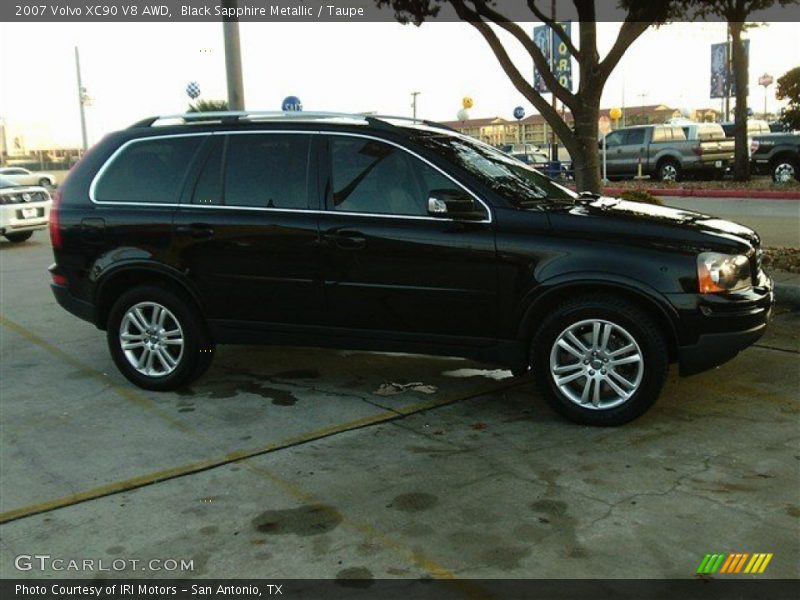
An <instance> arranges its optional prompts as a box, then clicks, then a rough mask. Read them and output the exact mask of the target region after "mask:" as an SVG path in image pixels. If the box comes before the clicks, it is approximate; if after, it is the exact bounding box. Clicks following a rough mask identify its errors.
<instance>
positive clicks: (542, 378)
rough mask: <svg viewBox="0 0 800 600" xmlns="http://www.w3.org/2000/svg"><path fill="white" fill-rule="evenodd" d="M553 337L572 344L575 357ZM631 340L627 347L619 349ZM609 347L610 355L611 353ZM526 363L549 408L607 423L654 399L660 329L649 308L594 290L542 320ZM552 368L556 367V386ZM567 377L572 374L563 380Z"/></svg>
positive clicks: (663, 372)
mask: <svg viewBox="0 0 800 600" xmlns="http://www.w3.org/2000/svg"><path fill="white" fill-rule="evenodd" d="M595 323H598V324H599V325H600V329H599V331H598V333H599V335H598V338H599V343H597V344H594V345H593V344H592V332H593V331H595ZM609 325H611V329H610V330H609V331H610V333H609V335H608V338H607V340H606V344H605V345H603V344H602V342H603V334H604V333H605V331H606V330H607V328H608V327H609ZM568 332H570V333H572V334H573V335H574V337H575V338H577V340H578V341H580V342H582V343H583V347H582V348H581V347H579V346H578V344H577V343H575V342H572V341H571V339H570V338H569V335H568ZM559 341H562V342H566V343H567V344H568V345H569V346H571V347H572V348H573V350H578V354H580V355H581V358H580V359H578V358H577V357H576V356H574V355H573V354H572V353H571V352H569V351H567V350H565V349H564V348H563V347H562V345H561V344H559ZM631 343H632V344H633V347H632V348H629V350H627V351H625V350H624V348H625V347H627V346H630V345H631ZM592 351H595V352H596V353H597V354H596V355H592V354H591V353H592ZM615 351H616V352H617V356H616V357H614V355H613V354H611V353H613V352H615ZM607 353H608V354H607ZM635 356H638V360H635V358H634V357H635ZM615 360H621V361H625V362H624V363H621V364H619V365H617V366H616V367H614V366H612V364H610V363H613V362H614V361H615ZM586 361H590V362H588V363H587V362H586ZM531 364H532V365H533V374H534V376H535V378H536V382H537V385H538V387H539V389H540V391H541V393H542V395H543V396H544V397H545V400H546V401H547V403H548V404H549V405H550V407H551V408H553V410H555V411H556V412H557V413H559V414H560V415H562V416H563V417H566V418H567V419H569V420H571V421H574V422H576V423H580V424H582V425H603V426H613V425H622V424H623V423H627V422H628V421H632V420H633V419H635V418H637V417H639V416H641V415H642V414H644V413H645V412H646V411H647V409H648V408H650V406H652V404H653V403H654V402H655V401H656V399H658V396H659V394H660V392H661V388H662V387H663V385H664V381H665V380H666V377H667V371H668V368H669V355H668V352H667V345H666V341H665V339H664V333H663V332H662V331H661V330H660V328H659V327H658V325H657V324H656V323H655V321H654V320H653V319H652V317H650V315H649V314H647V313H646V312H645V311H643V310H642V309H640V308H639V307H637V306H636V305H634V304H631V303H630V302H627V301H625V300H623V299H621V298H618V297H616V296H611V295H597V296H585V297H580V298H576V299H574V300H570V301H568V302H566V303H564V304H562V305H561V306H559V307H558V308H557V309H556V310H555V311H553V312H552V314H550V315H549V316H548V317H547V318H546V319H545V320H544V321H543V322H542V324H541V326H540V327H539V329H538V330H537V331H536V334H535V335H534V337H533V341H532V344H531ZM555 369H558V370H560V371H561V374H560V375H561V382H560V383H561V385H560V386H559V384H557V383H556V379H555V378H556V376H557V375H558V374H557V373H555V372H554V370H555ZM568 377H572V380H571V381H570V380H566V381H565V378H568ZM622 381H627V382H628V384H627V385H625V384H623V383H622ZM587 386H588V394H587ZM613 386H616V388H617V389H614V387H613ZM619 390H621V391H622V392H624V395H623V394H620V393H619ZM579 396H580V397H579Z"/></svg>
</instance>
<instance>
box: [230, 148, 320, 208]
mask: <svg viewBox="0 0 800 600" xmlns="http://www.w3.org/2000/svg"><path fill="white" fill-rule="evenodd" d="M310 148H311V136H310V135H301V134H287V133H263V134H255V133H254V134H250V133H246V134H241V135H229V136H228V144H227V150H226V151H225V178H224V181H225V200H224V202H225V205H226V206H245V207H257V208H294V209H307V208H308V169H309V151H310Z"/></svg>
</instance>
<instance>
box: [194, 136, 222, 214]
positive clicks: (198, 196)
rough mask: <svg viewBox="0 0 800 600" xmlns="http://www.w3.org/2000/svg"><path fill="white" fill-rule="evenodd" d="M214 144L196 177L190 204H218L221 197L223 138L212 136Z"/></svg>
mask: <svg viewBox="0 0 800 600" xmlns="http://www.w3.org/2000/svg"><path fill="white" fill-rule="evenodd" d="M214 137H215V138H216V139H214V140H212V143H213V144H214V146H213V148H212V149H211V152H209V154H208V157H206V161H205V164H204V166H203V170H202V171H201V172H200V176H199V177H198V178H197V183H196V184H195V186H194V193H193V194H192V204H202V205H206V206H207V205H211V206H218V205H220V204H222V203H223V198H222V172H223V171H222V165H223V163H224V159H225V139H224V138H222V137H219V136H214Z"/></svg>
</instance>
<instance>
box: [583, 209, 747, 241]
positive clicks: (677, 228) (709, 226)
mask: <svg viewBox="0 0 800 600" xmlns="http://www.w3.org/2000/svg"><path fill="white" fill-rule="evenodd" d="M568 212H569V214H570V215H574V216H588V217H611V218H612V219H614V220H619V221H622V222H623V223H624V222H628V224H629V225H630V227H639V228H640V229H636V230H631V231H628V233H629V234H631V235H633V236H636V235H638V234H641V233H646V232H647V230H650V229H653V228H654V229H653V230H652V231H651V232H650V234H651V235H655V236H660V235H664V234H665V233H666V231H665V228H666V229H670V230H672V233H671V234H670V235H666V237H670V238H676V237H679V236H680V234H683V235H685V236H686V237H687V238H693V239H696V238H697V235H698V234H700V235H702V236H713V237H714V238H716V240H717V241H719V242H723V243H725V242H727V244H726V245H730V243H731V242H733V243H735V244H737V245H738V244H743V245H745V246H748V247H758V246H760V244H761V239H760V238H759V235H758V234H757V233H756V232H755V231H753V230H752V229H750V228H749V227H745V226H743V225H739V224H738V223H734V222H732V221H726V220H725V219H719V218H716V217H712V216H710V215H706V214H703V213H699V212H694V211H690V210H683V209H680V208H671V207H669V206H658V205H655V204H645V203H643V202H630V201H627V200H620V199H619V198H608V197H600V198H591V199H590V198H587V199H579V200H578V201H577V202H576V204H575V205H574V206H572V207H571V208H570V209H569V211H568ZM641 226H646V227H641ZM676 233H677V234H678V235H675V234H676ZM709 241H711V240H709Z"/></svg>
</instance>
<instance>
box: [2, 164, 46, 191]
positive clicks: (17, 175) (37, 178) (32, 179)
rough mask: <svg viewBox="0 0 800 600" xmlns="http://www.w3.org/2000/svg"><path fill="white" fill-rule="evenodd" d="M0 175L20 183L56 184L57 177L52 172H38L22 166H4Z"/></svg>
mask: <svg viewBox="0 0 800 600" xmlns="http://www.w3.org/2000/svg"><path fill="white" fill-rule="evenodd" d="M0 177H3V178H5V179H8V180H10V181H13V182H15V183H18V184H20V185H38V186H40V187H55V186H56V178H55V177H54V176H53V175H51V174H50V173H38V172H35V171H29V170H28V169H23V168H22V167H2V168H0Z"/></svg>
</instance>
